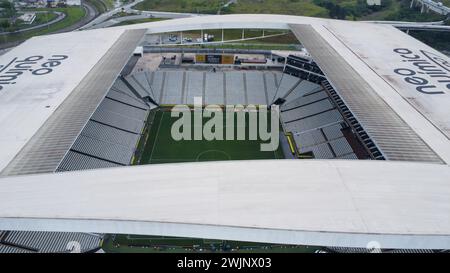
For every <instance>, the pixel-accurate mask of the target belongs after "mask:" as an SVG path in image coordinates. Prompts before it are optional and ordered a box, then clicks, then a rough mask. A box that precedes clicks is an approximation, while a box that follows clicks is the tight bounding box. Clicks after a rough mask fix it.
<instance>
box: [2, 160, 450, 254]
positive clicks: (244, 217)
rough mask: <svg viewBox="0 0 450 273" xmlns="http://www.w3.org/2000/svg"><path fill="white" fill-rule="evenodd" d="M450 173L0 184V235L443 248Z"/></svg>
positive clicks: (147, 172)
mask: <svg viewBox="0 0 450 273" xmlns="http://www.w3.org/2000/svg"><path fill="white" fill-rule="evenodd" d="M448 177H450V168H449V167H448V166H446V165H442V164H425V163H409V162H394V161H367V160H332V161H329V160H269V161H265V160H258V161H229V162H209V163H187V164H159V165H147V166H134V167H121V168H111V169H101V170H92V171H80V172H79V171H75V172H65V173H58V174H43V175H30V176H12V177H7V178H1V179H0V185H1V187H0V208H1V209H0V230H10V229H13V230H14V229H19V230H20V229H30V230H47V231H50V230H57V231H86V232H99V233H125V234H152V235H166V236H187V237H200V238H216V239H227V240H243V241H261V242H275V243H292V244H309V245H332V246H354V247H365V246H366V245H367V243H368V242H370V241H378V242H379V243H380V244H381V246H382V247H384V248H391V247H395V248H434V249H441V248H444V249H448V248H450V183H448V182H449V181H448Z"/></svg>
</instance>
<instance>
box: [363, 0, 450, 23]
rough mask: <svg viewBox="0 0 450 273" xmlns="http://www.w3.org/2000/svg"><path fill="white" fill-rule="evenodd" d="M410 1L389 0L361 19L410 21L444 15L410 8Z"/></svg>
mask: <svg viewBox="0 0 450 273" xmlns="http://www.w3.org/2000/svg"><path fill="white" fill-rule="evenodd" d="M410 3H411V2H410V1H409V0H390V4H389V5H388V6H387V8H386V9H384V10H382V11H378V12H374V13H372V14H370V15H367V16H364V17H362V18H361V19H363V20H387V21H411V22H425V21H441V20H443V19H444V16H441V15H439V14H436V13H433V12H428V13H420V8H418V7H416V8H413V9H411V8H410Z"/></svg>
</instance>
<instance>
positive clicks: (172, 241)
mask: <svg viewBox="0 0 450 273" xmlns="http://www.w3.org/2000/svg"><path fill="white" fill-rule="evenodd" d="M102 248H103V250H104V251H105V252H107V253H155V252H156V253H161V252H162V253H170V252H172V253H184V252H190V253H192V252H231V251H232V250H233V253H235V252H238V253H249V252H256V253H292V252H294V253H313V252H314V251H315V250H318V249H320V247H314V246H310V247H308V246H295V245H277V244H263V243H253V242H237V241H222V240H210V239H196V238H180V237H161V236H140V235H124V234H118V235H106V236H105V240H104V242H103V246H102Z"/></svg>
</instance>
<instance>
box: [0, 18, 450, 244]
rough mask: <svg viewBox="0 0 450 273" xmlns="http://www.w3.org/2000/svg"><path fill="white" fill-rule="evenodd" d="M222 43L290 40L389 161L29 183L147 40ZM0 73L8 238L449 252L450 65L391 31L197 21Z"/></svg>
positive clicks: (79, 39) (98, 40) (195, 169)
mask: <svg viewBox="0 0 450 273" xmlns="http://www.w3.org/2000/svg"><path fill="white" fill-rule="evenodd" d="M220 28H224V29H230V28H251V29H271V28H272V29H291V30H292V31H293V32H294V34H295V35H296V36H297V37H298V38H299V40H300V41H301V42H302V43H303V45H304V46H305V47H306V48H307V50H308V51H309V52H310V53H311V55H312V57H313V59H314V60H315V61H316V62H317V63H318V64H319V66H320V68H321V69H322V70H323V72H324V73H325V75H326V76H327V79H328V80H329V81H330V84H331V85H332V86H333V87H334V89H336V91H337V92H338V93H339V95H340V96H341V97H342V99H343V100H344V101H345V103H346V104H347V106H348V107H349V108H350V110H351V111H352V112H353V114H354V115H355V117H356V118H357V119H358V120H359V121H360V123H361V125H362V126H363V127H364V129H365V131H367V133H368V134H369V135H370V136H371V138H372V139H373V141H374V142H375V143H376V145H377V146H378V147H379V148H380V150H381V152H382V153H383V154H384V156H385V158H386V159H387V161H385V162H377V161H354V162H350V161H333V162H330V161H321V160H317V161H314V162H312V161H300V160H298V161H267V162H246V163H244V162H242V161H241V162H239V161H236V162H227V163H199V164H176V165H159V166H146V167H130V168H119V169H105V170H94V171H87V172H67V173H60V174H45V175H36V174H35V173H39V172H53V171H55V170H56V168H57V166H58V164H59V163H60V161H61V160H62V157H63V156H64V155H65V153H66V152H67V150H69V148H70V146H71V145H72V144H73V141H74V140H75V138H76V137H77V136H78V134H79V133H80V131H81V130H82V129H83V127H84V125H85V124H86V122H87V120H88V119H89V117H90V116H91V115H92V113H93V111H94V110H95V108H96V107H97V106H98V104H99V103H100V101H101V99H102V98H103V97H104V96H105V94H106V92H107V91H108V89H109V88H110V86H111V85H112V84H113V82H114V80H115V78H116V77H117V75H118V74H119V72H120V70H121V69H122V68H123V66H124V65H125V64H126V62H127V60H128V58H129V56H130V55H131V54H132V52H133V51H134V49H135V47H136V45H138V44H139V42H140V40H141V39H142V38H143V36H144V35H145V33H159V32H168V31H182V30H194V29H220ZM36 56H42V58H41V57H36ZM27 58H28V59H27ZM52 59H53V60H52ZM24 60H25V61H24ZM0 64H1V65H2V66H1V67H0V86H1V87H2V88H1V89H0V128H1V130H2V134H1V135H0V151H1V152H0V176H4V177H2V178H0V208H1V209H0V229H7V230H8V229H13V230H48V231H93V232H94V231H95V232H117V233H121V232H125V233H137V234H166V235H177V236H179V235H181V236H197V237H211V238H214V237H217V238H224V239H227V238H230V239H241V240H245V239H250V240H255V241H268V242H285V243H299V244H302V243H307V244H322V245H342V246H345V245H351V246H365V244H366V243H367V242H368V240H372V239H374V240H378V241H381V242H383V245H385V246H387V247H403V248H450V202H449V201H450V200H449V196H450V195H449V193H450V181H449V180H450V179H449V177H450V175H449V168H448V164H449V163H450V141H449V138H450V118H449V117H450V86H449V84H450V81H449V79H450V60H449V59H448V57H446V56H445V55H443V54H442V53H440V52H438V51H436V50H434V49H433V48H431V47H429V46H427V45H425V44H423V43H421V42H419V41H417V40H415V39H414V38H412V37H410V36H408V35H406V34H404V33H403V32H401V31H399V30H397V29H395V28H394V27H392V26H387V25H381V24H371V23H362V22H350V21H338V20H328V19H318V18H308V17H296V16H284V15H283V16H281V15H226V16H200V17H194V18H185V19H176V20H168V21H161V22H154V23H145V24H138V25H130V26H123V27H115V28H109V29H100V30H89V31H77V32H70V33H63V34H55V35H48V36H40V37H35V38H32V39H30V40H28V41H27V42H25V43H23V44H22V45H20V46H18V47H16V48H14V49H12V50H11V51H9V52H7V53H6V54H4V55H2V56H0ZM50 69H51V71H50ZM36 74H42V75H36ZM87 94H88V95H89V99H88V100H82V99H81V98H82V97H83V95H87ZM396 161H420V163H412V162H396ZM243 163H244V164H243ZM213 170H215V172H213ZM224 170H229V171H224ZM15 174H31V175H26V176H18V177H15V176H11V175H15ZM246 177H247V178H248V179H244V178H246ZM250 178H251V179H250ZM255 178H256V179H255ZM181 179H182V180H181ZM92 180H94V181H92ZM155 185H157V186H155ZM250 189H251V190H250ZM100 193H101V194H100ZM205 193H206V194H205ZM80 200H81V201H80ZM116 200H121V202H120V203H118V202H116Z"/></svg>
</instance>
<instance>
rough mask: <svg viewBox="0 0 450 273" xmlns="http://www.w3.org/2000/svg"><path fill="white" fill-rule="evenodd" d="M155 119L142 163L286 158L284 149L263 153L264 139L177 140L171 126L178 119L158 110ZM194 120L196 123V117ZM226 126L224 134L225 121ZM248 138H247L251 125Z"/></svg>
mask: <svg viewBox="0 0 450 273" xmlns="http://www.w3.org/2000/svg"><path fill="white" fill-rule="evenodd" d="M224 116H225V115H224ZM247 118H248V117H247ZM224 119H225V117H224ZM235 119H236V118H235ZM152 120H153V122H152V124H151V126H148V130H149V131H148V134H149V135H148V138H143V139H147V140H146V141H147V142H146V144H145V147H144V149H143V151H142V155H141V157H140V158H141V159H140V164H158V163H175V162H196V161H221V160H250V159H278V158H280V159H281V158H284V155H283V152H282V151H281V148H278V150H276V151H271V152H262V151H260V144H261V143H263V142H262V141H261V140H241V141H239V140H234V141H227V140H212V141H207V140H181V141H175V140H174V139H173V138H172V136H171V127H172V124H173V123H174V122H175V121H176V120H178V118H176V117H174V118H172V117H171V113H170V112H168V111H164V110H157V112H155V113H154V118H153V119H152ZM191 120H192V123H193V120H194V118H193V116H192V118H191ZM207 121H208V119H206V118H204V119H203V124H205V123H206V122H207ZM235 123H236V122H235ZM223 124H224V128H223V131H224V133H225V130H226V124H225V121H224V123H223ZM192 126H194V125H192ZM234 132H235V135H236V133H237V124H234ZM246 136H247V138H248V122H246Z"/></svg>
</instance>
